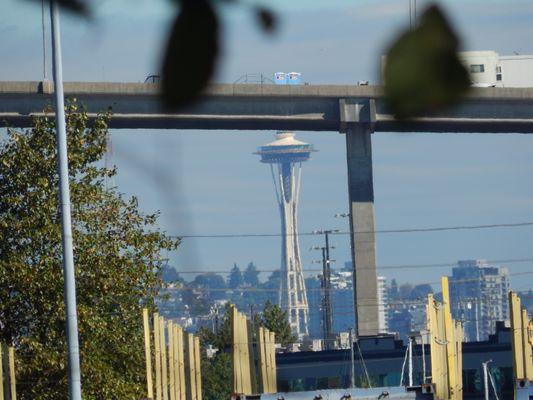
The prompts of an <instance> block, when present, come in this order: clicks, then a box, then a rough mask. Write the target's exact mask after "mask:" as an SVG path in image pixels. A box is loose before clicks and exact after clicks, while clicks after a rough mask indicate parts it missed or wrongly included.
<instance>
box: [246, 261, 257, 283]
mask: <svg viewBox="0 0 533 400" xmlns="http://www.w3.org/2000/svg"><path fill="white" fill-rule="evenodd" d="M243 281H244V284H246V285H248V286H251V287H258V286H259V271H257V267H256V266H255V265H254V263H253V262H250V263H249V264H248V266H247V267H246V271H244V276H243Z"/></svg>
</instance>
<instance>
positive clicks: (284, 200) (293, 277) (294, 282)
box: [256, 132, 314, 336]
mask: <svg viewBox="0 0 533 400" xmlns="http://www.w3.org/2000/svg"><path fill="white" fill-rule="evenodd" d="M275 138H276V140H275V141H273V142H271V143H268V144H266V145H264V146H261V147H260V148H259V149H258V151H257V153H256V154H259V155H261V162H263V163H267V164H270V169H271V172H272V178H273V180H274V186H275V188H276V199H277V202H278V206H279V211H280V217H281V267H280V269H281V274H280V275H281V287H280V292H279V305H280V307H281V308H282V309H284V310H287V316H288V320H289V324H290V326H291V329H292V331H293V332H294V333H295V334H297V335H298V336H302V335H308V334H309V307H308V304H307V293H306V291H305V282H304V278H303V274H302V264H301V261H300V246H299V243H298V220H297V215H298V197H299V194H300V178H301V173H302V162H304V161H307V160H309V157H310V155H311V152H313V151H314V150H313V146H312V145H310V144H307V143H304V142H301V141H299V140H296V139H295V138H294V133H290V132H280V133H277V134H276V136H275Z"/></svg>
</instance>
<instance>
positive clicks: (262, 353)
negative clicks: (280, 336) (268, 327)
mask: <svg viewBox="0 0 533 400" xmlns="http://www.w3.org/2000/svg"><path fill="white" fill-rule="evenodd" d="M264 332H265V328H263V327H262V326H260V327H259V328H258V329H257V355H258V362H257V363H258V366H259V392H260V393H268V379H267V370H266V348H265V333H264Z"/></svg>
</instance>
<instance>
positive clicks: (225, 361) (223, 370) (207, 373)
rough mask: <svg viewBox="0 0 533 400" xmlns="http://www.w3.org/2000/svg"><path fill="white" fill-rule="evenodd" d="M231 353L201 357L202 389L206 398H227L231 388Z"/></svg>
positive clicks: (229, 395)
mask: <svg viewBox="0 0 533 400" xmlns="http://www.w3.org/2000/svg"><path fill="white" fill-rule="evenodd" d="M231 383H232V369H231V354H228V353H218V354H217V355H215V356H214V357H213V358H211V359H208V358H207V357H203V358H202V389H203V393H202V394H203V398H204V399H206V400H228V399H230V398H231V389H232V385H231Z"/></svg>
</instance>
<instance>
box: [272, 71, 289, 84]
mask: <svg viewBox="0 0 533 400" xmlns="http://www.w3.org/2000/svg"><path fill="white" fill-rule="evenodd" d="M274 83H275V84H276V85H286V84H287V74H286V73H285V72H276V73H275V74H274Z"/></svg>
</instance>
